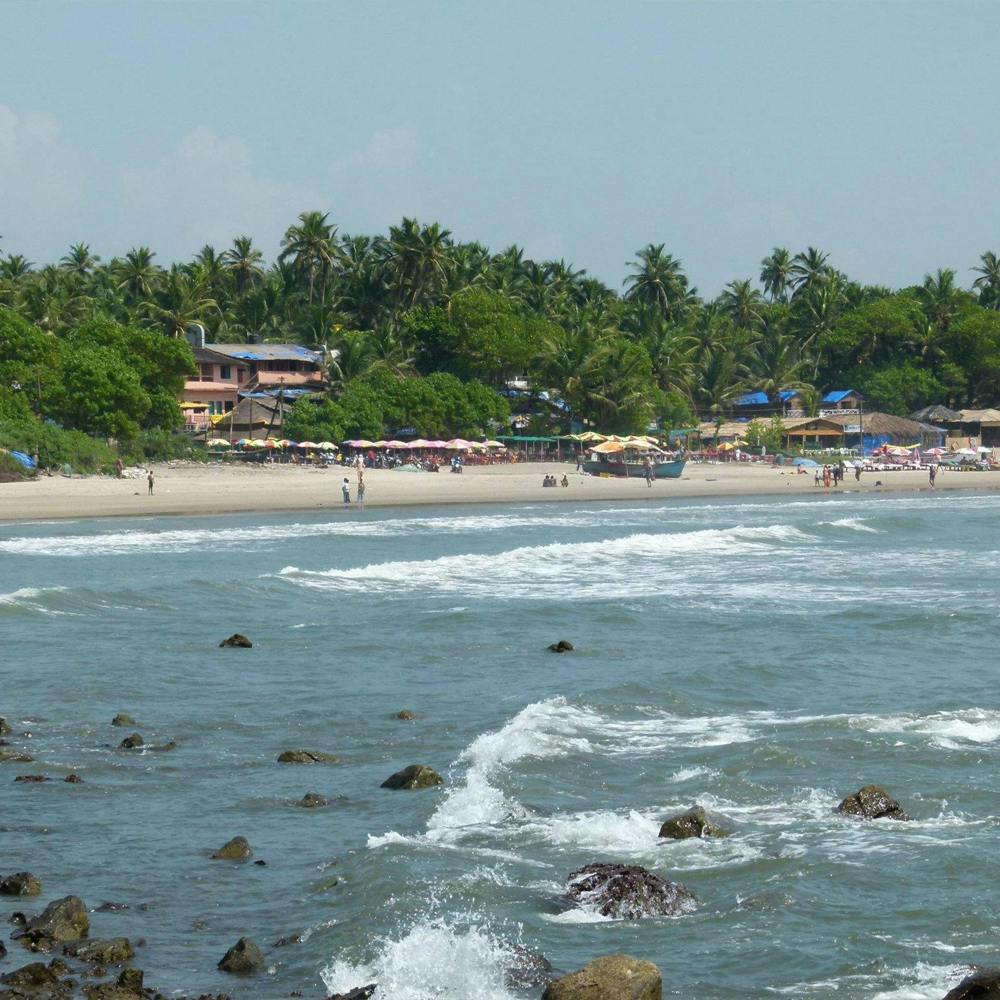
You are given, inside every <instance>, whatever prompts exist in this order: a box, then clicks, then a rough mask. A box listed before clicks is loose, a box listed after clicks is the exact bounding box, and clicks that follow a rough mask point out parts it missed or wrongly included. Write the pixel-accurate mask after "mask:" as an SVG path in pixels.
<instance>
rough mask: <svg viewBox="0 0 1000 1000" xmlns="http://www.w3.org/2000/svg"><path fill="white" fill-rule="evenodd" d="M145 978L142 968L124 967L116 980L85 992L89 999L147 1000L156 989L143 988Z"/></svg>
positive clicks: (89, 988) (84, 989) (87, 988)
mask: <svg viewBox="0 0 1000 1000" xmlns="http://www.w3.org/2000/svg"><path fill="white" fill-rule="evenodd" d="M143 978H144V976H143V971H142V969H122V971H121V974H120V975H119V976H118V979H117V980H116V981H115V982H113V983H100V984H99V985H97V986H85V987H84V988H83V993H84V996H85V997H86V998H87V1000H147V997H152V996H153V995H154V991H153V990H149V991H148V992H147V991H145V990H144V989H143ZM156 995H157V996H159V994H156ZM204 1000H207V997H206V998H204ZM220 1000H221V998H220Z"/></svg>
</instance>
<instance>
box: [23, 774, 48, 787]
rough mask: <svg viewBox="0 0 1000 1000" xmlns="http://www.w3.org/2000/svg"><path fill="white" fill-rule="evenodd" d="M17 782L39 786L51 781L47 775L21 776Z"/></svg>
mask: <svg viewBox="0 0 1000 1000" xmlns="http://www.w3.org/2000/svg"><path fill="white" fill-rule="evenodd" d="M14 780H15V781H21V782H24V783H25V784H28V785H37V784H38V783H39V782H41V781H49V780H50V779H49V776H48V775H47V774H19V775H18V776H17V777H16V778H15V779H14Z"/></svg>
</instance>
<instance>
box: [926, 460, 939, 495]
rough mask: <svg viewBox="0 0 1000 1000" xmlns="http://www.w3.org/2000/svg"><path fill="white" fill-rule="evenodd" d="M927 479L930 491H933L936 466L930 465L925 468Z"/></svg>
mask: <svg viewBox="0 0 1000 1000" xmlns="http://www.w3.org/2000/svg"><path fill="white" fill-rule="evenodd" d="M927 478H928V479H929V480H930V484H931V489H934V480H935V479H937V466H936V465H931V466H928V468H927Z"/></svg>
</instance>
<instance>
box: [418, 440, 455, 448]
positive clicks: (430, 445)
mask: <svg viewBox="0 0 1000 1000" xmlns="http://www.w3.org/2000/svg"><path fill="white" fill-rule="evenodd" d="M447 444H448V442H447V441H425V442H424V445H423V446H424V447H425V448H445V447H447ZM410 447H411V448H415V447H417V443H416V442H415V441H414V442H413V444H411V445H410Z"/></svg>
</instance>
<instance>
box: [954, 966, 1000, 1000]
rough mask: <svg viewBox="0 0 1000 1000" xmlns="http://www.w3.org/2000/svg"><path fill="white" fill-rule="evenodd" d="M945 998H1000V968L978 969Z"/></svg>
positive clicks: (969, 999)
mask: <svg viewBox="0 0 1000 1000" xmlns="http://www.w3.org/2000/svg"><path fill="white" fill-rule="evenodd" d="M944 1000H1000V969H977V970H976V971H975V972H973V973H972V975H971V976H966V977H965V979H963V980H962V981H961V982H960V983H959V984H958V986H956V987H955V988H954V989H953V990H950V991H949V992H948V993H947V994H946V995H945V997H944Z"/></svg>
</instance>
